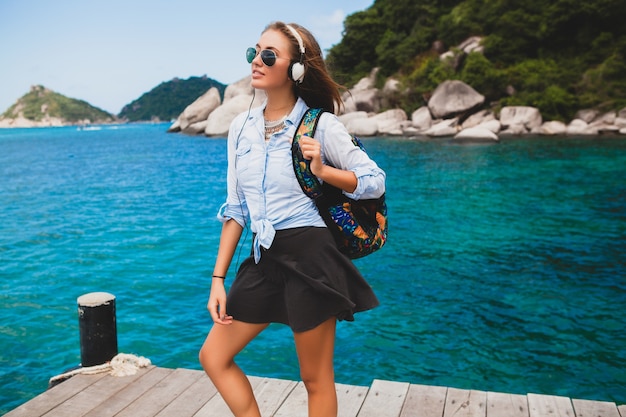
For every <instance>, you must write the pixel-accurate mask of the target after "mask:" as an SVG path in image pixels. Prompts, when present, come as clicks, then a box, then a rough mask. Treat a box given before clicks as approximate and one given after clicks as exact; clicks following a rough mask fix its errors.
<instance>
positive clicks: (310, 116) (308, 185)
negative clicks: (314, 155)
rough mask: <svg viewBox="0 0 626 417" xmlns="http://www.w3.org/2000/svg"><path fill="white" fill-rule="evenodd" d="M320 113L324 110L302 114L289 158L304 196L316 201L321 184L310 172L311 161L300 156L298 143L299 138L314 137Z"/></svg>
mask: <svg viewBox="0 0 626 417" xmlns="http://www.w3.org/2000/svg"><path fill="white" fill-rule="evenodd" d="M322 113H324V109H319V108H318V109H308V110H307V111H306V112H305V113H304V116H302V119H301V120H300V124H299V125H298V128H297V129H296V134H295V135H294V137H293V142H292V143H291V158H292V160H293V170H294V173H295V174H296V178H297V179H298V182H299V183H300V187H301V188H302V191H303V192H304V194H306V195H307V196H309V197H310V198H312V199H313V200H316V199H317V198H319V197H320V196H321V195H322V184H321V183H320V181H319V180H318V179H317V177H316V176H315V175H314V174H313V172H311V161H310V160H308V159H305V158H304V156H303V155H302V149H300V143H299V141H300V137H301V136H309V137H311V138H312V137H313V136H314V135H315V130H316V129H317V123H318V122H319V119H320V116H321V115H322Z"/></svg>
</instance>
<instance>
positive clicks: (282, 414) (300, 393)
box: [273, 381, 309, 417]
mask: <svg viewBox="0 0 626 417" xmlns="http://www.w3.org/2000/svg"><path fill="white" fill-rule="evenodd" d="M308 414H309V413H308V398H307V392H306V388H305V386H304V383H303V382H302V381H300V382H298V383H297V385H296V386H295V388H294V389H293V390H292V391H291V394H289V396H288V397H287V398H286V399H285V402H284V403H282V405H281V406H280V407H279V408H278V411H276V414H274V416H273V417H307V415H308Z"/></svg>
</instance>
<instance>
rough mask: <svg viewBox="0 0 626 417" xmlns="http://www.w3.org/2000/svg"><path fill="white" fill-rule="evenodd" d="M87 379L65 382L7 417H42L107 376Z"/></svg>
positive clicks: (6, 416)
mask: <svg viewBox="0 0 626 417" xmlns="http://www.w3.org/2000/svg"><path fill="white" fill-rule="evenodd" d="M82 376H84V377H85V378H77V377H72V378H70V379H68V380H67V381H64V382H62V383H60V384H58V385H56V386H54V387H52V388H51V389H49V390H47V391H45V392H44V393H42V394H40V395H38V396H37V397H35V398H33V399H31V400H30V401H28V402H26V403H24V404H22V405H20V406H19V407H17V408H15V409H13V410H12V411H10V412H8V413H7V414H5V417H40V416H43V415H44V414H46V413H47V412H49V411H50V410H52V409H54V408H56V407H58V406H59V404H62V403H63V402H65V401H67V400H68V399H69V398H72V397H73V396H74V395H76V394H77V393H78V392H80V391H82V390H84V389H86V388H87V387H89V386H90V385H91V384H94V383H96V382H97V381H99V380H100V379H101V378H104V376H105V374H104V373H102V374H96V375H82Z"/></svg>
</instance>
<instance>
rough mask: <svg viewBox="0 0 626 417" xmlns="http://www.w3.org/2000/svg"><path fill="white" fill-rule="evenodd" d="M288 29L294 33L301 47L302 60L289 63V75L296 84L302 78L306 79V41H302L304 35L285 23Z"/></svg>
mask: <svg viewBox="0 0 626 417" xmlns="http://www.w3.org/2000/svg"><path fill="white" fill-rule="evenodd" d="M285 26H286V27H287V29H289V31H290V32H291V33H292V34H293V36H294V37H295V38H296V40H297V41H298V46H299V49H300V61H292V62H291V64H290V65H289V69H288V70H287V75H288V76H289V78H291V79H292V80H293V81H294V82H295V83H296V84H300V83H301V82H302V80H304V52H305V49H304V42H303V41H302V37H301V36H300V34H299V33H298V31H297V30H295V29H294V28H293V27H292V26H290V25H285Z"/></svg>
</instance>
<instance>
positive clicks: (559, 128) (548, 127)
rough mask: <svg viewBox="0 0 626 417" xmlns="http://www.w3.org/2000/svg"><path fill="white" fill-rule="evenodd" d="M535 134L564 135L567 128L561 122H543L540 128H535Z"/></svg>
mask: <svg viewBox="0 0 626 417" xmlns="http://www.w3.org/2000/svg"><path fill="white" fill-rule="evenodd" d="M536 131H537V133H539V134H540V135H548V136H555V135H564V134H565V133H567V126H566V125H565V123H563V122H559V121H558V120H552V121H549V122H545V123H544V124H542V125H541V126H540V127H538V128H536Z"/></svg>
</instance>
